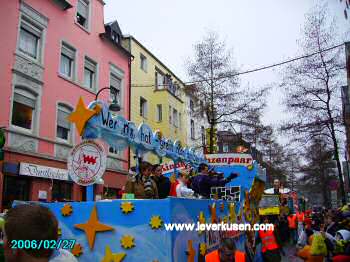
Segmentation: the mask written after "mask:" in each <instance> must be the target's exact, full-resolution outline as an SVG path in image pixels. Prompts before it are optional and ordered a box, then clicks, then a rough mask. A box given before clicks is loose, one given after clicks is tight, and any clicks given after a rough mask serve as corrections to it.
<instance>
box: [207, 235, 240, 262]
mask: <svg viewBox="0 0 350 262" xmlns="http://www.w3.org/2000/svg"><path fill="white" fill-rule="evenodd" d="M245 261H246V259H245V253H244V252H242V251H239V250H237V249H236V245H235V242H234V240H233V239H231V238H224V239H222V241H221V243H220V247H219V249H217V250H214V251H212V252H210V253H208V254H207V255H206V256H205V262H245Z"/></svg>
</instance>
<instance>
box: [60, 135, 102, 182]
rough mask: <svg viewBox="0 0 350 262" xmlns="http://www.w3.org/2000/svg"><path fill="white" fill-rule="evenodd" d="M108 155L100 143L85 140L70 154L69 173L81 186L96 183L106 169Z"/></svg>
mask: <svg viewBox="0 0 350 262" xmlns="http://www.w3.org/2000/svg"><path fill="white" fill-rule="evenodd" d="M106 162H107V156H106V152H105V150H104V148H103V146H101V145H100V144H98V143H96V142H95V141H93V140H85V141H83V142H81V143H80V144H78V145H76V146H75V147H74V148H73V149H72V150H71V152H70V154H69V156H68V161H67V165H68V173H69V176H70V177H71V179H72V180H73V181H74V182H75V183H77V184H78V185H81V186H88V185H93V184H95V183H96V182H97V181H98V180H99V179H100V178H101V177H102V176H103V174H104V172H105V170H106Z"/></svg>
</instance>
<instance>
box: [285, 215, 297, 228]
mask: <svg viewBox="0 0 350 262" xmlns="http://www.w3.org/2000/svg"><path fill="white" fill-rule="evenodd" d="M287 219H288V226H289V228H292V229H296V228H297V221H296V220H297V216H296V215H292V216H288V217H287Z"/></svg>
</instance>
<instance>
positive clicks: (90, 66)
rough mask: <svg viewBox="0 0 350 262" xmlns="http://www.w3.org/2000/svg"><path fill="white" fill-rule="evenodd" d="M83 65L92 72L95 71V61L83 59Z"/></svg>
mask: <svg viewBox="0 0 350 262" xmlns="http://www.w3.org/2000/svg"><path fill="white" fill-rule="evenodd" d="M85 67H86V68H87V69H89V70H90V71H92V72H94V73H95V72H96V63H94V62H92V61H91V60H89V59H85Z"/></svg>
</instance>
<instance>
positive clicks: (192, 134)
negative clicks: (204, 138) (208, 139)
mask: <svg viewBox="0 0 350 262" xmlns="http://www.w3.org/2000/svg"><path fill="white" fill-rule="evenodd" d="M194 131H195V130H194V121H193V120H192V119H191V139H194Z"/></svg>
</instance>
